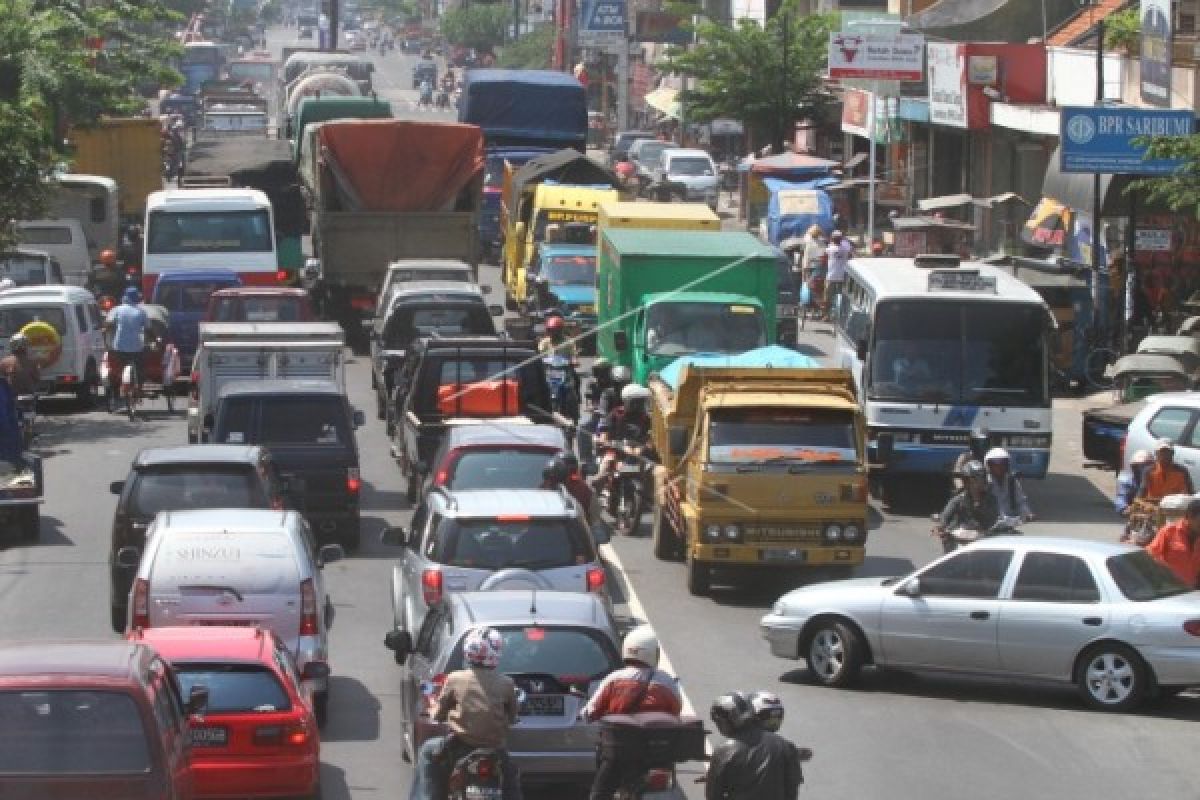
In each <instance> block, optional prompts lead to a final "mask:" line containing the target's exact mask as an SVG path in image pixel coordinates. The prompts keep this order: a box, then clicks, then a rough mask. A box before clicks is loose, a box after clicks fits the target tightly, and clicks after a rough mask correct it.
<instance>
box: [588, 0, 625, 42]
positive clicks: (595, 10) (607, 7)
mask: <svg viewBox="0 0 1200 800" xmlns="http://www.w3.org/2000/svg"><path fill="white" fill-rule="evenodd" d="M624 39H625V0H583V1H582V2H581V3H580V7H579V43H580V44H581V45H583V46H584V47H598V46H600V45H604V44H610V43H612V42H621V41H624Z"/></svg>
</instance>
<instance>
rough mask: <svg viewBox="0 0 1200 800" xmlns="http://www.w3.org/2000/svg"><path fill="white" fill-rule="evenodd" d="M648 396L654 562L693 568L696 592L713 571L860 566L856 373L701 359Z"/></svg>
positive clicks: (657, 381)
mask: <svg viewBox="0 0 1200 800" xmlns="http://www.w3.org/2000/svg"><path fill="white" fill-rule="evenodd" d="M773 349H775V348H767V350H773ZM650 389H651V393H652V399H651V404H652V406H653V408H652V415H653V442H654V446H655V449H656V450H657V452H658V454H659V457H660V458H661V461H662V466H661V467H660V468H659V469H658V470H656V476H655V505H654V512H653V540H654V554H655V556H657V557H658V558H660V559H663V560H673V559H681V560H684V561H686V562H687V567H688V569H687V576H688V577H687V582H688V590H689V591H690V592H691V593H692V594H695V595H704V594H707V593H708V591H709V587H710V583H711V578H712V573H713V569H714V568H717V569H727V568H728V569H738V570H743V571H745V572H749V571H751V570H759V569H780V568H783V569H789V570H809V569H814V568H819V569H822V570H824V571H826V572H832V573H834V574H839V575H846V574H849V572H850V571H851V570H852V569H853V568H854V567H856V566H858V565H860V564H862V562H863V558H864V555H865V552H866V539H867V459H866V446H865V436H866V423H865V421H864V418H863V415H862V412H861V410H860V408H859V405H858V401H857V400H856V399H855V393H854V379H853V377H852V375H851V373H850V372H849V371H848V370H842V369H821V368H801V367H770V366H765V365H764V366H737V367H727V366H704V365H703V364H702V363H692V364H685V365H684V366H683V367H682V369H679V370H677V371H674V372H671V370H664V371H663V373H661V374H660V375H656V376H655V377H652V378H651V380H650Z"/></svg>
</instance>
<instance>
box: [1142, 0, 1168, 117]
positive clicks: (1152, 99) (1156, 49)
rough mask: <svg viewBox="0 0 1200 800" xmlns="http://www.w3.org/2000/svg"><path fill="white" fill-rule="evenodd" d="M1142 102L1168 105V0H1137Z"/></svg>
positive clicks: (1162, 106)
mask: <svg viewBox="0 0 1200 800" xmlns="http://www.w3.org/2000/svg"><path fill="white" fill-rule="evenodd" d="M1141 4H1142V5H1141V17H1142V57H1141V83H1142V87H1141V88H1142V101H1143V102H1145V103H1150V104H1151V105H1155V106H1159V107H1160V108H1170V107H1171V0H1141Z"/></svg>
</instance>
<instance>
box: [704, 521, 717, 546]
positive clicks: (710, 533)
mask: <svg viewBox="0 0 1200 800" xmlns="http://www.w3.org/2000/svg"><path fill="white" fill-rule="evenodd" d="M704 535H705V536H706V537H708V539H709V540H711V541H714V542H715V541H718V540H719V539H720V538H721V526H720V525H709V526H708V527H707V528H705V529H704Z"/></svg>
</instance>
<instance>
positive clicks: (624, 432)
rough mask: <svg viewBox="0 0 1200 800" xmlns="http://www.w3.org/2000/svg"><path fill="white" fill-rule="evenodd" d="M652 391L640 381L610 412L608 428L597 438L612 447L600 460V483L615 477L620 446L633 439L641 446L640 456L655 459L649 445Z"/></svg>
mask: <svg viewBox="0 0 1200 800" xmlns="http://www.w3.org/2000/svg"><path fill="white" fill-rule="evenodd" d="M649 405H650V390H649V389H647V388H646V387H645V386H642V385H640V384H637V383H631V384H629V385H628V386H626V387H625V388H624V389H622V390H621V405H620V406H619V407H618V408H615V409H613V410H612V411H610V412H609V414H608V418H607V420H606V422H605V425H604V427H603V428H602V429H601V431H600V432H599V433H598V434H597V436H596V439H597V440H598V441H600V442H603V443H606V444H609V445H610V447H609V449H607V450H606V451H605V453H604V456H603V458H601V459H600V469H599V472H598V473H597V475H596V482H597V485H600V486H602V485H604V484H605V483H606V482H607V481H608V478H609V477H610V476H611V474H612V472H613V470H614V469H615V468H616V464H617V452H616V448H617V447H620V446H621V445H622V444H623V443H624V442H630V443H632V444H633V445H634V446H635V447H639V448H640V450H641V452H639V453H638V454H637V455H639V456H640V457H641V458H643V459H648V460H652V459H651V455H652V454H650V453H649V452H647V450H646V448H645V446H644V445H645V443H646V441H647V440H648V439H649V437H650V413H649Z"/></svg>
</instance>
